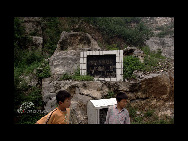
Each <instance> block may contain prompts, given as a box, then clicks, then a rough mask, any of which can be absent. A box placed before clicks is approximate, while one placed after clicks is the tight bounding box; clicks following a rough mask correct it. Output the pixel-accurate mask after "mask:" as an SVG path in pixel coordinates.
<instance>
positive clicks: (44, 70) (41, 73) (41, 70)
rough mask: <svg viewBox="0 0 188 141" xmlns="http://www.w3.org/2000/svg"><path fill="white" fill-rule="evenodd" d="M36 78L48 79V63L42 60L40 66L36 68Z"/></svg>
mask: <svg viewBox="0 0 188 141" xmlns="http://www.w3.org/2000/svg"><path fill="white" fill-rule="evenodd" d="M36 74H37V77H38V78H41V79H42V78H48V77H50V76H51V72H50V66H49V63H48V61H45V60H43V61H42V63H41V64H40V66H39V67H38V68H37V72H36Z"/></svg>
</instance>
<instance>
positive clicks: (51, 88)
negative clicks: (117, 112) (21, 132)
mask: <svg viewBox="0 0 188 141" xmlns="http://www.w3.org/2000/svg"><path fill="white" fill-rule="evenodd" d="M42 84H43V85H42V95H43V101H44V102H45V103H46V106H45V110H46V111H48V112H49V111H51V110H53V109H54V108H55V107H56V106H57V104H56V99H55V96H56V93H57V92H58V91H59V90H66V91H68V92H69V93H70V94H71V96H72V100H71V107H70V108H71V110H72V113H73V114H72V115H73V116H72V123H73V124H77V123H82V124H87V111H86V109H87V108H86V107H87V103H88V101H89V100H91V99H101V98H103V97H105V96H106V95H107V94H108V92H109V91H117V90H126V89H128V87H127V85H126V83H125V84H123V83H121V82H104V81H52V78H45V79H43V81H42Z"/></svg>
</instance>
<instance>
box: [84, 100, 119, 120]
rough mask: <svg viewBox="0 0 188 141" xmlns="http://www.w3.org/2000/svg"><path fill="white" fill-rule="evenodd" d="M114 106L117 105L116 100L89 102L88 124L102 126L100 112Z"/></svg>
mask: <svg viewBox="0 0 188 141" xmlns="http://www.w3.org/2000/svg"><path fill="white" fill-rule="evenodd" d="M114 104H117V101H116V98H110V99H99V100H90V101H88V103H87V116H88V124H100V110H102V109H104V108H109V106H112V105H114ZM105 118H106V117H105ZM102 124H103V123H102Z"/></svg>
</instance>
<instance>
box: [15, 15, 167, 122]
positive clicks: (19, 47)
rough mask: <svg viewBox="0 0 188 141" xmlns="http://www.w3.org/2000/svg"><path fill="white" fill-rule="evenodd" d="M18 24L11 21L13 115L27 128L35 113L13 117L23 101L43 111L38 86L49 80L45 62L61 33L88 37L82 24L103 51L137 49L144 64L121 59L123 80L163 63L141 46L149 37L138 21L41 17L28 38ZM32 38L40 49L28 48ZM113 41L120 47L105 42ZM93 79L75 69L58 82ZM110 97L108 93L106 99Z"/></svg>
mask: <svg viewBox="0 0 188 141" xmlns="http://www.w3.org/2000/svg"><path fill="white" fill-rule="evenodd" d="M22 23H23V20H22V19H21V18H18V17H15V18H14V112H15V115H16V116H15V118H16V123H22V124H31V123H34V122H35V121H36V119H38V118H39V117H41V116H43V114H39V113H35V114H23V115H17V112H16V110H17V109H18V108H19V106H20V105H21V104H22V103H23V102H26V101H32V102H33V103H34V105H35V108H36V109H43V108H44V103H43V102H42V95H41V82H42V79H43V78H47V77H50V76H51V74H50V67H49V62H48V61H47V58H49V57H50V56H51V55H52V54H53V53H54V51H55V49H56V47H57V42H58V40H59V37H60V34H61V32H62V31H75V32H80V31H81V32H87V33H89V32H90V31H89V30H88V29H87V27H84V26H85V24H86V25H90V26H92V27H94V29H96V30H97V31H99V32H100V34H102V37H104V38H103V39H102V41H101V43H100V44H101V46H103V45H105V46H104V47H105V49H106V50H117V49H124V48H125V47H126V46H128V45H131V46H137V47H140V48H141V49H142V50H143V51H144V53H145V54H146V56H145V58H144V63H141V62H140V61H139V59H138V58H136V57H133V56H127V57H124V70H123V72H124V79H129V78H134V76H133V72H134V71H135V70H143V71H150V70H152V69H153V67H155V66H156V65H157V63H158V61H159V59H163V57H162V56H161V51H160V50H158V52H151V51H150V50H149V47H145V46H144V42H145V40H147V39H149V38H150V37H151V36H152V35H153V33H152V31H151V30H150V29H149V28H148V27H147V26H146V25H145V24H144V23H143V22H142V21H141V18H139V17H64V18H62V17H41V18H40V21H38V24H39V25H40V28H41V33H40V32H39V31H38V30H37V29H35V30H34V31H33V32H30V33H29V34H26V32H25V27H24V26H23V25H22ZM83 23H85V24H83ZM169 29H170V27H166V28H164V30H163V31H164V33H163V32H161V33H160V34H159V36H161V37H162V36H163V35H166V33H167V32H168V31H169V32H170V30H169ZM32 36H41V37H42V38H43V43H42V47H41V48H37V47H36V46H35V45H33V44H32ZM116 38H118V39H122V41H123V42H124V46H122V45H121V43H120V42H116V43H113V44H110V43H109V42H108V41H111V40H112V39H113V40H115V39H116ZM115 41H116V40H115ZM97 42H99V41H97ZM27 77H29V78H32V79H35V80H37V84H36V86H31V85H30V84H29V83H28V80H26V78H27ZM93 79H94V78H93V77H91V76H88V75H86V76H81V75H80V70H79V69H77V70H76V71H75V73H74V74H73V75H70V74H68V73H65V74H63V76H62V77H61V80H76V81H92V80H93ZM112 96H114V93H113V92H109V94H108V97H112Z"/></svg>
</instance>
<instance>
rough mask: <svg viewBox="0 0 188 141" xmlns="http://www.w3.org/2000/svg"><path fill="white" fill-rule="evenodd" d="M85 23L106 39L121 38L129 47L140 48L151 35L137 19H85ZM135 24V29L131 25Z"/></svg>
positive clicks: (139, 19)
mask: <svg viewBox="0 0 188 141" xmlns="http://www.w3.org/2000/svg"><path fill="white" fill-rule="evenodd" d="M83 19H84V20H85V21H87V22H89V23H90V24H92V25H94V26H95V27H97V28H98V29H99V30H100V31H101V33H102V34H104V35H107V36H108V38H109V39H110V38H112V37H119V38H123V39H124V40H125V42H126V43H127V44H129V45H133V46H140V45H143V44H144V42H145V40H147V39H148V38H149V37H151V36H152V35H153V34H152V32H151V30H150V29H149V28H148V27H147V26H146V25H145V24H144V23H142V22H141V18H138V17H86V18H83ZM134 23H135V27H131V24H134Z"/></svg>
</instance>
